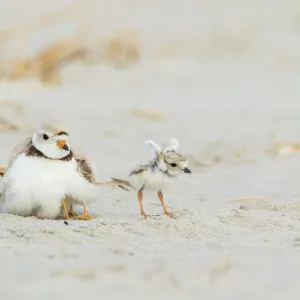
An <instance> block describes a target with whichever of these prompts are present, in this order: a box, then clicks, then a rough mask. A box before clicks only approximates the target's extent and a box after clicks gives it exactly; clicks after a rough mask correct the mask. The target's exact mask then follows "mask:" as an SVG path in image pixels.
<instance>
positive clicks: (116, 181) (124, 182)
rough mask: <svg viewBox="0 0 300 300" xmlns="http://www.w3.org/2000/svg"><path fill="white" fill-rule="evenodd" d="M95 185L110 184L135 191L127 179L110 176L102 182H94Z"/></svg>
mask: <svg viewBox="0 0 300 300" xmlns="http://www.w3.org/2000/svg"><path fill="white" fill-rule="evenodd" d="M95 185H97V186H110V187H113V188H114V187H119V188H121V189H123V190H126V191H128V192H131V191H133V190H134V191H135V190H136V189H135V188H134V187H133V186H132V185H131V184H130V182H129V181H127V180H123V179H118V178H111V180H110V181H104V182H96V183H95Z"/></svg>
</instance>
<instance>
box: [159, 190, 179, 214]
mask: <svg viewBox="0 0 300 300" xmlns="http://www.w3.org/2000/svg"><path fill="white" fill-rule="evenodd" d="M157 195H158V198H159V200H160V203H161V206H162V208H163V210H164V214H165V215H166V216H169V217H170V218H173V219H175V216H174V214H173V213H170V212H168V210H167V208H166V205H165V202H164V196H163V193H162V191H158V192H157Z"/></svg>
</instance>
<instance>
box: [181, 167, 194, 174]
mask: <svg viewBox="0 0 300 300" xmlns="http://www.w3.org/2000/svg"><path fill="white" fill-rule="evenodd" d="M183 172H184V173H192V171H191V170H190V169H189V168H187V167H185V168H184V169H183Z"/></svg>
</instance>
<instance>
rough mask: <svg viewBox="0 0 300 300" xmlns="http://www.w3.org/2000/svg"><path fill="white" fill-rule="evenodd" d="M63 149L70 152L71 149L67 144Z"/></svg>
mask: <svg viewBox="0 0 300 300" xmlns="http://www.w3.org/2000/svg"><path fill="white" fill-rule="evenodd" d="M62 149H64V150H66V151H69V150H70V149H69V147H68V146H67V144H65V145H64V146H63V147H62Z"/></svg>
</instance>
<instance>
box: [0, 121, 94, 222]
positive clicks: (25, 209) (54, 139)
mask: <svg viewBox="0 0 300 300" xmlns="http://www.w3.org/2000/svg"><path fill="white" fill-rule="evenodd" d="M3 169H4V168H3ZM94 182H95V170H94V169H93V166H92V165H91V163H90V162H89V161H88V160H87V158H86V157H85V156H83V155H82V154H80V153H79V152H76V151H74V150H73V149H71V146H70V136H69V133H68V131H67V130H66V129H65V128H64V127H63V126H62V125H61V124H60V123H59V122H58V121H55V120H52V121H48V122H44V123H42V124H41V125H40V127H39V128H38V130H37V131H36V132H35V133H34V134H33V136H31V137H28V138H27V139H26V140H24V141H23V142H22V143H21V144H19V145H17V146H16V147H15V148H14V150H13V152H12V154H11V157H10V159H9V162H8V165H7V167H6V170H5V172H4V175H3V178H2V180H1V181H0V196H1V202H2V206H3V208H4V211H5V212H7V213H11V214H16V215H21V216H31V215H35V216H37V217H40V218H50V219H52V218H57V217H59V216H60V215H61V212H62V209H63V211H64V213H65V216H66V219H69V213H68V210H67V208H68V207H70V213H71V214H73V211H72V205H73V204H81V205H83V207H84V213H83V215H82V216H77V217H75V218H76V219H81V220H88V219H90V218H91V217H90V216H89V215H88V212H87V210H86V205H85V201H87V200H91V199H93V198H95V197H96V194H97V189H98V188H97V187H96V186H95V185H94V184H93V183H94Z"/></svg>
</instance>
